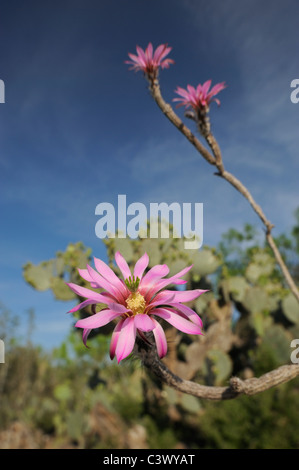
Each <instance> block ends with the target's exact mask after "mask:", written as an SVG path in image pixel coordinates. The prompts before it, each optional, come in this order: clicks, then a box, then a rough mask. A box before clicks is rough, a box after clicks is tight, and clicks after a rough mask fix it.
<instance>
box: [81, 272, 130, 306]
mask: <svg viewBox="0 0 299 470" xmlns="http://www.w3.org/2000/svg"><path fill="white" fill-rule="evenodd" d="M87 271H88V273H89V275H90V276H91V277H92V279H93V280H94V282H96V283H97V284H98V286H99V287H101V288H102V289H105V290H106V291H107V292H109V294H111V295H113V296H114V297H115V298H116V299H117V300H118V301H119V302H122V301H124V295H123V294H122V293H121V292H120V291H119V290H118V289H117V288H116V287H114V286H113V285H112V284H111V283H110V282H109V281H107V280H106V279H105V278H103V276H101V275H100V274H99V273H97V272H96V271H95V270H94V269H93V268H92V267H91V266H89V265H87Z"/></svg>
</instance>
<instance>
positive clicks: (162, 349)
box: [153, 318, 167, 359]
mask: <svg viewBox="0 0 299 470" xmlns="http://www.w3.org/2000/svg"><path fill="white" fill-rule="evenodd" d="M153 322H154V324H155V328H154V329H153V333H154V338H155V341H156V346H157V353H158V356H159V357H160V358H161V359H162V357H164V356H166V353H167V341H166V336H165V333H164V330H163V328H162V326H161V325H160V323H159V322H158V321H157V320H155V319H154V318H153Z"/></svg>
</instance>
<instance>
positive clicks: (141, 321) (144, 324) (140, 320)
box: [134, 314, 155, 331]
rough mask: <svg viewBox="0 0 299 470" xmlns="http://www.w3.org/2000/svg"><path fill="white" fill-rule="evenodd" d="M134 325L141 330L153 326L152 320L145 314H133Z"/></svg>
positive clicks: (148, 329) (150, 329) (152, 327)
mask: <svg viewBox="0 0 299 470" xmlns="http://www.w3.org/2000/svg"><path fill="white" fill-rule="evenodd" d="M134 321H135V326H136V328H137V329H138V330H141V331H152V330H153V329H154V327H155V325H154V323H153V320H152V319H151V318H150V317H149V316H148V315H145V314H139V315H135V317H134Z"/></svg>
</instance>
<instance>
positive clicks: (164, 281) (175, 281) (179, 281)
mask: <svg viewBox="0 0 299 470" xmlns="http://www.w3.org/2000/svg"><path fill="white" fill-rule="evenodd" d="M192 266H193V265H191V266H187V267H186V268H184V269H182V270H181V271H180V272H179V273H177V274H175V275H174V276H172V277H169V278H168V279H162V280H161V281H159V282H157V283H156V284H155V285H154V286H153V287H152V289H151V290H150V291H149V292H148V294H147V295H148V297H149V298H151V297H152V296H153V295H154V294H155V293H156V292H159V290H161V289H164V287H166V286H168V285H169V284H186V282H187V281H184V280H183V279H179V278H180V277H181V276H184V275H185V274H186V273H187V272H188V271H190V269H191V268H192Z"/></svg>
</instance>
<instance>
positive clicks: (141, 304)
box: [126, 292, 146, 315]
mask: <svg viewBox="0 0 299 470" xmlns="http://www.w3.org/2000/svg"><path fill="white" fill-rule="evenodd" d="M126 304H127V307H128V308H129V309H130V310H132V312H133V315H137V314H138V313H143V312H144V309H145V307H146V302H145V300H144V297H143V295H141V294H140V293H139V292H132V294H130V295H129V297H128V298H127V300H126Z"/></svg>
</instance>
